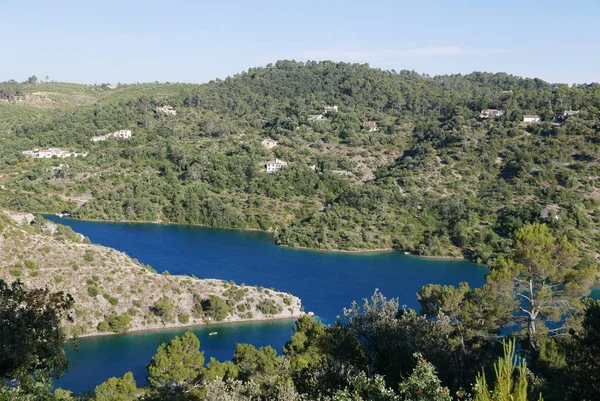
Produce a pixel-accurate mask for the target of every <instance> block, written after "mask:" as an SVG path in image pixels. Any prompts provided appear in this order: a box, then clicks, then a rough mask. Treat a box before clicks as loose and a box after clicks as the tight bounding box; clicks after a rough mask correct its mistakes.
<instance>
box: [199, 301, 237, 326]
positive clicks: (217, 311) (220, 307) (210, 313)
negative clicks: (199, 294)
mask: <svg viewBox="0 0 600 401" xmlns="http://www.w3.org/2000/svg"><path fill="white" fill-rule="evenodd" d="M202 310H204V315H205V316H206V317H209V318H211V319H212V320H215V321H217V322H218V321H221V320H223V319H225V318H226V317H227V316H228V315H229V314H230V313H231V308H230V307H229V305H227V302H225V300H224V299H223V298H221V297H219V296H217V295H211V296H210V297H209V298H208V299H205V300H203V301H202Z"/></svg>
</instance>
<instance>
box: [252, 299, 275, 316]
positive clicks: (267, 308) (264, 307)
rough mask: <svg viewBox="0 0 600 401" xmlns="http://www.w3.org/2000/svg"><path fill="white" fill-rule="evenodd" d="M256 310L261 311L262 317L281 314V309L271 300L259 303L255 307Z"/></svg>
mask: <svg viewBox="0 0 600 401" xmlns="http://www.w3.org/2000/svg"><path fill="white" fill-rule="evenodd" d="M256 309H257V310H259V311H261V312H262V313H263V314H264V315H275V314H277V313H279V312H281V307H280V306H279V305H277V304H276V303H275V301H273V300H272V299H269V300H264V301H260V302H259V303H258V304H257V305H256Z"/></svg>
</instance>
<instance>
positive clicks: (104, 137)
mask: <svg viewBox="0 0 600 401" xmlns="http://www.w3.org/2000/svg"><path fill="white" fill-rule="evenodd" d="M110 137H111V134H107V135H98V136H93V137H92V139H90V140H91V141H92V142H100V141H106V140H107V139H108V138H110Z"/></svg>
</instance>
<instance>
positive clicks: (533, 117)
mask: <svg viewBox="0 0 600 401" xmlns="http://www.w3.org/2000/svg"><path fill="white" fill-rule="evenodd" d="M523 121H525V122H526V123H539V122H540V121H542V119H541V118H540V116H538V115H537V114H525V115H524V116H523Z"/></svg>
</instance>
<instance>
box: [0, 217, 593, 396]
mask: <svg viewBox="0 0 600 401" xmlns="http://www.w3.org/2000/svg"><path fill="white" fill-rule="evenodd" d="M513 243H514V249H513V250H512V252H511V256H510V257H507V258H504V257H503V258H500V259H498V261H497V262H495V263H494V264H493V265H492V266H491V270H490V273H489V274H488V276H487V279H486V283H485V284H484V285H483V286H482V287H480V288H475V289H471V288H469V286H468V285H467V284H466V283H462V284H460V285H459V286H457V287H453V286H440V285H427V286H425V287H423V288H422V290H421V291H420V292H419V293H418V294H417V297H418V300H419V303H420V305H421V309H420V310H418V311H417V310H413V309H409V308H406V307H401V306H400V304H399V302H398V300H397V299H386V298H385V296H384V295H383V294H381V293H380V292H379V291H377V290H375V292H374V294H373V296H372V297H371V298H369V299H365V300H364V302H363V303H362V304H359V303H356V302H354V303H352V304H351V305H350V306H349V307H348V308H345V309H344V310H343V315H342V317H340V318H338V320H337V321H336V322H335V323H334V324H332V325H329V326H325V325H324V324H323V323H321V322H320V321H318V320H316V319H315V318H312V317H309V316H308V315H304V316H302V317H301V318H300V319H299V320H297V321H296V324H295V328H294V334H293V336H292V337H291V338H290V339H289V341H288V342H287V343H286V345H285V347H284V349H283V354H281V355H278V354H277V351H276V350H275V349H273V348H271V347H261V348H259V349H257V348H255V347H254V346H252V345H250V344H238V345H237V347H236V349H235V352H234V354H233V357H232V360H231V361H217V360H215V359H214V358H211V359H210V361H205V359H204V355H203V352H202V351H201V350H200V342H199V340H198V339H197V338H196V337H195V336H194V335H193V334H191V333H186V334H185V335H183V336H182V337H175V338H174V339H173V340H171V341H170V342H169V343H166V344H163V345H161V346H160V347H159V348H158V350H157V353H156V354H155V355H154V357H153V358H152V359H151V361H149V364H148V366H147V371H148V375H147V384H146V385H144V386H141V387H138V386H137V384H136V381H135V379H134V377H133V374H132V373H126V374H125V375H124V376H122V377H120V378H110V379H108V380H107V381H106V382H104V383H102V384H100V385H98V386H97V387H96V388H95V389H93V391H92V389H90V392H89V393H87V394H81V395H74V394H72V393H71V392H69V391H65V390H62V389H56V390H55V389H54V388H53V386H52V381H51V378H52V377H57V376H60V374H61V373H63V372H64V371H65V369H67V368H68V362H67V360H66V358H65V350H64V348H63V347H62V344H63V343H64V341H65V334H64V333H65V332H64V330H62V328H61V327H60V324H59V322H60V319H61V317H65V316H69V315H70V313H71V309H72V307H73V299H72V298H71V297H70V296H68V295H65V294H62V293H57V294H54V293H51V292H49V291H48V290H47V289H46V290H35V289H32V290H28V289H26V288H24V287H23V285H22V284H20V283H19V282H15V283H13V284H12V285H7V284H6V283H4V282H3V281H1V280H0V333H1V334H2V336H0V350H1V351H2V352H0V399H2V400H56V401H75V400H80V401H86V400H88V401H134V400H147V401H153V400H156V401H158V400H177V401H179V400H181V401H200V400H215V401H216V400H220V401H227V400H231V401H234V400H240V401H241V400H257V401H258V400H281V401H294V400H297V401H300V400H323V401H357V400H358V401H361V400H362V401H415V400H423V401H451V400H475V401H527V400H530V401H534V400H538V401H539V400H542V399H545V400H546V401H554V400H556V401H564V400H573V401H578V400H588V401H593V400H597V399H598V394H599V392H600V387H599V379H600V360H599V359H598V352H600V302H599V301H596V300H591V299H588V298H585V297H586V296H587V295H589V293H590V290H589V286H590V284H591V283H592V281H593V279H594V276H595V274H596V271H595V269H592V268H590V267H583V266H581V265H579V264H578V261H579V257H578V251H577V248H576V247H575V245H574V244H572V243H570V242H569V241H568V240H567V239H566V237H564V236H563V237H559V238H556V237H554V236H553V235H552V234H551V233H550V231H549V229H548V227H547V226H545V225H543V224H537V223H536V224H533V225H526V226H524V227H522V228H520V229H518V230H517V231H516V233H515V236H514V240H513ZM206 362H207V363H206ZM542 397H543V398H542Z"/></svg>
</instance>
